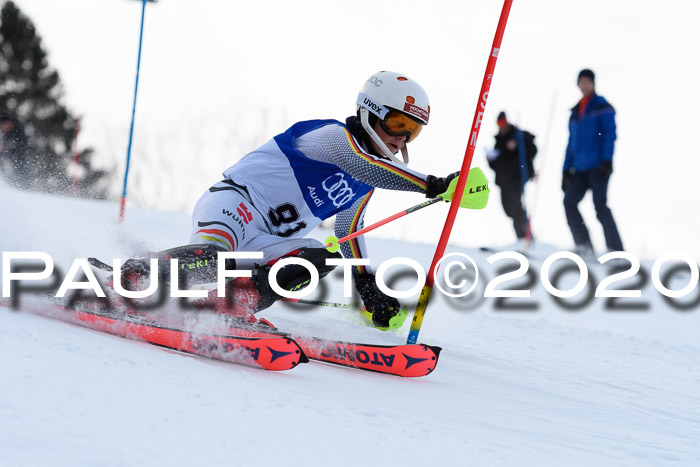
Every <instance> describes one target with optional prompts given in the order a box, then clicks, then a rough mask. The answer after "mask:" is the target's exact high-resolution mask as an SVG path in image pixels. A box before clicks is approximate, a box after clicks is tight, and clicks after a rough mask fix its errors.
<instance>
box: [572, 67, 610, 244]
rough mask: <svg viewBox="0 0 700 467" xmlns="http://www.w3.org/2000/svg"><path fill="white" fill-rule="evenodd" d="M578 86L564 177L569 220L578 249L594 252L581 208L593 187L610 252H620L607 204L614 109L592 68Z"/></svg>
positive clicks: (596, 208)
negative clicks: (599, 90)
mask: <svg viewBox="0 0 700 467" xmlns="http://www.w3.org/2000/svg"><path fill="white" fill-rule="evenodd" d="M578 87H579V89H580V90H581V93H583V97H581V100H580V101H579V102H578V104H576V105H575V106H574V108H572V109H571V117H570V118H569V143H568V145H567V148H566V157H565V159H564V167H563V170H564V173H563V177H562V189H563V190H564V209H565V211H566V220H567V222H568V224H569V228H570V229H571V233H572V234H573V237H574V243H575V244H576V250H577V252H579V253H582V254H588V255H591V254H593V244H592V243H591V238H590V236H589V234H588V228H587V227H586V224H585V222H584V221H583V217H582V216H581V213H580V212H579V210H578V204H579V202H581V200H582V199H583V197H584V195H585V194H586V192H587V191H588V190H591V192H592V195H593V205H594V206H595V210H596V215H597V217H598V220H599V221H600V223H601V224H602V226H603V231H604V233H605V243H606V245H607V248H608V250H609V251H621V250H622V249H623V248H622V240H621V238H620V234H619V232H618V230H617V225H616V224H615V220H614V219H613V215H612V211H611V210H610V208H609V207H608V182H609V181H610V175H611V174H612V171H613V164H612V159H613V151H614V147H615V139H616V138H617V135H616V126H615V109H613V107H612V105H610V104H609V103H608V101H607V100H605V98H604V97H602V96H599V95H598V94H596V92H595V74H594V73H593V71H591V70H589V69H584V70H581V72H580V73H579V75H578Z"/></svg>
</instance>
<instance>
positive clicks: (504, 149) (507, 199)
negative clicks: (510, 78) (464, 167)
mask: <svg viewBox="0 0 700 467" xmlns="http://www.w3.org/2000/svg"><path fill="white" fill-rule="evenodd" d="M496 123H497V124H498V134H497V135H496V145H495V147H494V149H493V150H492V151H487V155H486V158H487V159H488V162H489V166H490V167H491V168H492V169H493V171H494V172H495V173H496V185H498V186H499V187H500V189H501V202H502V203H503V210H504V211H505V212H506V215H507V216H508V217H510V218H511V219H513V228H514V229H515V234H516V235H517V237H518V240H522V239H524V238H525V237H526V236H527V234H528V225H527V214H526V213H525V209H524V208H523V203H522V193H523V190H524V188H525V183H526V182H527V181H528V180H529V179H531V178H532V177H533V176H534V175H535V168H534V166H533V163H532V161H533V159H534V158H535V154H537V146H535V137H534V136H533V135H532V134H531V133H529V132H527V131H524V130H521V129H520V128H518V127H516V126H515V125H512V124H510V123H509V122H508V119H507V117H506V114H505V112H501V113H500V114H498V120H497V121H496Z"/></svg>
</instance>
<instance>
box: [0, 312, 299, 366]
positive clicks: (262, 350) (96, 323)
mask: <svg viewBox="0 0 700 467" xmlns="http://www.w3.org/2000/svg"><path fill="white" fill-rule="evenodd" d="M0 304H2V305H5V304H4V303H2V302H0ZM48 305H50V306H49V307H46V306H42V305H38V306H31V307H29V308H28V310H27V311H31V312H33V313H36V314H39V315H42V316H48V317H51V318H57V319H59V320H61V321H66V322H69V323H73V324H78V325H80V326H84V327H87V328H90V329H94V330H97V331H102V332H106V333H109V334H112V335H115V336H119V337H126V338H129V339H136V340H141V341H145V342H148V343H150V344H154V345H158V346H160V347H166V348H169V349H173V350H178V351H180V352H185V353H189V354H193V355H199V356H201V357H206V358H213V359H216V360H222V361H225V362H229V363H237V364H239V365H246V366H250V367H253V368H261V369H265V370H272V371H282V370H290V369H292V368H294V367H296V366H297V365H298V364H300V363H306V362H308V361H309V359H308V358H307V357H306V355H305V354H304V351H303V350H302V349H301V347H300V346H299V344H297V343H296V342H295V341H294V340H293V339H292V338H290V337H287V336H279V335H258V336H254V335H250V336H235V335H234V336H229V335H225V334H207V333H197V332H190V331H184V330H180V329H173V328H169V327H167V326H162V325H160V324H157V323H155V322H153V321H149V320H148V319H146V318H144V317H143V316H142V315H138V316H130V315H128V314H124V313H117V312H103V311H78V310H73V309H69V308H66V307H63V306H61V305H58V304H55V303H49V304H48Z"/></svg>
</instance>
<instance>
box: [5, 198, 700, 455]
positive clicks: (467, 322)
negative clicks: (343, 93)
mask: <svg viewBox="0 0 700 467" xmlns="http://www.w3.org/2000/svg"><path fill="white" fill-rule="evenodd" d="M0 200H1V201H0V219H2V222H1V223H0V245H1V246H2V250H3V252H7V251H43V252H46V253H48V254H50V255H51V256H52V257H53V258H54V260H55V261H56V264H57V266H58V267H59V269H60V270H61V271H62V272H63V273H65V272H66V271H67V269H68V266H69V265H70V264H71V262H72V261H73V260H74V259H75V258H80V257H86V256H98V257H100V258H103V259H107V260H110V259H111V258H114V257H122V258H124V257H128V256H133V255H136V254H140V253H143V252H145V251H149V250H159V249H163V248H167V247H172V246H176V245H180V244H183V243H184V241H185V240H186V238H187V236H188V232H189V217H188V216H187V215H183V214H168V213H161V212H153V211H139V210H136V209H132V210H128V211H127V219H126V222H125V224H124V225H119V224H117V222H116V218H117V205H116V204H114V203H106V202H91V201H83V200H73V199H61V198H55V197H50V196H45V195H36V194H30V193H21V192H17V191H14V190H11V189H9V188H7V187H5V186H3V185H0ZM435 209H442V208H440V207H436V208H435ZM414 215H415V216H420V215H421V214H420V213H416V214H414ZM468 215H469V213H468V212H464V213H461V214H460V216H468ZM391 228H392V227H391V226H387V227H385V229H391ZM327 233H328V232H319V233H318V238H321V239H323V238H325V236H326V235H327ZM466 234H467V233H466V232H459V231H457V232H455V233H454V235H457V236H459V235H466ZM368 241H369V247H370V250H371V251H372V253H373V256H372V264H373V265H375V266H377V265H379V264H381V263H382V262H383V261H386V260H388V259H390V258H393V257H398V256H406V257H410V258H412V259H415V260H417V261H418V262H420V263H421V264H423V265H424V266H425V267H426V268H427V266H428V265H429V263H430V260H431V257H432V253H433V250H434V248H433V247H432V246H430V245H423V244H409V243H402V242H398V241H390V240H385V239H383V240H377V239H373V238H372V237H371V234H370V238H369V239H368ZM555 250H556V248H555V247H553V246H547V245H540V246H537V248H535V249H534V250H533V252H532V258H533V259H532V260H531V261H530V267H531V270H532V271H533V272H536V273H537V274H536V276H534V277H535V279H536V280H535V281H534V282H533V285H532V286H531V287H530V288H531V289H532V296H531V297H530V298H529V299H517V301H519V302H525V303H530V304H533V305H534V306H537V307H538V308H537V309H536V310H530V311H523V310H522V308H521V309H519V310H500V309H498V308H499V307H498V305H497V303H496V299H493V298H489V299H484V298H483V292H484V286H485V284H486V283H487V282H488V281H489V280H491V279H493V278H494V277H495V276H496V271H497V270H498V269H499V268H500V267H502V266H503V264H504V263H496V264H494V265H491V264H489V263H488V262H487V261H486V258H487V257H488V256H489V255H490V254H491V253H487V252H482V251H480V250H478V249H464V248H461V249H454V248H453V249H450V250H449V251H452V252H457V251H458V252H461V253H465V254H468V255H470V256H471V257H472V258H474V260H475V261H476V262H477V264H478V266H479V272H480V273H481V278H480V281H479V284H478V286H477V287H476V290H475V291H474V292H473V293H472V294H471V295H470V296H469V297H468V298H463V299H449V298H447V297H445V296H444V295H443V294H442V293H440V292H439V291H437V290H436V291H435V292H434V294H433V298H432V300H431V303H430V306H429V309H428V314H427V315H426V319H425V323H424V326H423V330H422V332H421V336H420V341H421V342H426V343H430V344H435V345H440V346H442V347H443V348H444V351H443V353H442V355H441V361H440V363H439V365H438V367H437V370H436V371H435V372H434V373H433V374H431V375H429V376H427V377H424V378H420V379H402V378H397V377H392V376H384V375H378V374H372V373H367V372H361V371H355V370H350V369H344V368H338V367H333V366H329V365H323V364H318V363H310V364H306V365H302V366H300V367H298V368H295V369H294V370H291V371H288V372H284V373H272V372H265V371H262V370H254V369H250V368H245V367H241V366H236V365H232V364H226V363H221V362H217V361H212V360H207V359H202V358H197V357H192V356H188V355H183V354H179V353H176V352H171V351H167V350H164V349H161V348H158V347H154V346H150V345H148V344H144V343H140V342H135V341H130V340H126V339H121V338H118V337H114V336H110V335H106V334H103V333H99V332H96V331H91V330H88V329H84V328H80V327H76V326H73V325H70V324H66V323H62V322H58V321H53V320H50V319H47V318H42V317H39V316H35V315H31V314H28V313H23V312H16V311H13V310H10V309H0V420H2V423H0V459H2V465H8V466H31V465H61V466H63V465H65V466H76V465H224V464H225V465H274V463H278V462H284V463H285V464H288V465H308V466H315V465H324V466H326V465H348V466H358V465H483V466H494V465H538V466H541V465H554V466H560V465H582V466H584V465H585V466H590V465H596V466H597V465H610V466H640V465H654V466H656V465H669V466H677V465H687V466H692V465H700V443H698V439H700V368H699V367H698V362H699V361H700V339H699V337H700V336H699V335H700V332H699V331H698V330H699V329H700V311H698V309H699V308H700V306H699V305H696V306H695V307H693V308H691V309H689V310H685V311H680V310H676V309H674V308H672V307H671V306H670V305H669V304H668V303H667V302H666V301H664V300H663V299H662V297H661V295H660V294H659V293H658V292H657V291H656V290H655V289H654V287H653V286H652V284H651V281H645V282H644V284H643V285H642V286H641V288H642V297H641V298H639V299H624V300H622V301H621V303H629V302H639V301H641V302H644V303H646V306H647V309H644V310H607V309H606V308H605V305H606V303H607V301H606V300H605V299H602V298H595V299H592V300H591V301H590V303H588V304H587V305H585V306H582V307H580V308H579V309H578V310H567V309H564V308H562V307H561V306H560V305H558V304H557V303H556V302H555V301H554V300H553V298H552V297H551V296H550V295H549V294H548V293H547V292H546V291H545V290H544V288H543V286H542V284H541V282H540V281H539V271H540V269H541V265H542V262H543V259H544V258H545V257H546V256H547V255H549V254H550V253H552V252H554V251H555ZM651 265H652V261H651V260H647V261H642V268H643V270H644V271H646V272H650V270H651ZM589 268H590V271H591V274H592V275H594V276H595V277H596V279H597V280H598V281H600V280H602V278H604V277H605V276H607V275H608V274H609V273H608V271H607V270H606V269H604V268H603V267H602V266H594V265H590V264H589ZM411 277H412V276H411V275H410V274H409V275H407V277H404V278H403V279H400V280H398V285H397V286H396V287H397V288H399V289H400V288H404V289H405V288H408V287H410V286H411V285H412V282H413V281H412V279H411ZM638 277H639V276H638ZM518 282H520V283H521V284H520V285H521V286H522V280H519V281H515V282H513V283H511V284H512V285H518ZM573 282H575V277H574V275H573V274H572V275H567V276H566V277H565V278H564V279H563V280H562V283H561V284H559V286H560V287H561V288H562V289H564V288H567V287H570V286H571V285H572V284H573ZM635 282H639V279H638V278H637V279H633V280H631V281H629V282H625V284H627V285H628V286H629V287H630V288H634V287H632V285H634V283H635ZM687 282H688V275H687V274H680V275H678V276H677V277H676V278H675V279H674V280H672V281H671V284H669V285H671V286H672V288H674V289H679V288H682V287H683V285H684V284H686V283H687ZM326 283H327V292H328V293H327V294H326V295H324V296H325V297H326V298H328V299H332V300H347V301H349V300H351V299H344V298H342V278H341V275H340V273H339V272H336V273H334V274H333V275H331V276H330V277H329V278H328V279H327V280H326ZM569 283H571V284H569ZM637 286H639V285H637ZM699 291H700V288H696V290H694V292H693V293H692V294H691V295H690V296H689V297H687V298H685V299H681V300H679V302H682V303H688V302H689V301H692V300H694V299H696V297H697V296H698V292H699ZM583 295H585V293H583V294H581V296H577V297H574V298H572V299H571V300H572V301H573V302H578V301H580V300H582V296H583ZM318 297H321V294H320V291H319V293H316V294H315V295H314V296H311V297H309V298H318ZM513 300H514V301H515V300H516V299H513ZM415 301H416V299H415V297H414V298H408V299H404V300H403V302H404V303H406V304H408V305H410V306H414V305H415ZM263 314H264V316H265V317H266V318H268V319H269V320H270V321H272V322H273V323H275V324H276V325H277V326H278V327H280V328H282V329H287V330H291V331H295V332H299V333H307V334H312V335H319V336H322V337H323V336H329V337H344V338H346V339H354V340H363V341H370V342H396V343H399V342H403V341H404V340H405V335H406V331H407V329H406V328H404V329H402V330H401V331H400V332H398V333H382V332H381V331H378V330H374V329H371V328H368V327H365V326H361V325H358V324H357V323H358V319H357V317H356V316H355V315H354V314H353V313H352V312H349V311H343V310H335V309H302V308H300V307H298V306H296V307H294V306H292V305H289V304H277V305H275V306H273V307H272V308H270V309H269V310H266V311H265V312H263Z"/></svg>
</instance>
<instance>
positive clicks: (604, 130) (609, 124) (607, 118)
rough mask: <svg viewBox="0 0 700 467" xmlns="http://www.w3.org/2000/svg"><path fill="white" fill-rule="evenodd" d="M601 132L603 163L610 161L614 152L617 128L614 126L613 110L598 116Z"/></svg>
mask: <svg viewBox="0 0 700 467" xmlns="http://www.w3.org/2000/svg"><path fill="white" fill-rule="evenodd" d="M600 132H601V137H602V141H601V156H602V158H603V160H604V161H612V158H613V152H614V150H615V140H616V139H617V126H616V125H615V110H614V109H613V108H612V107H610V108H609V110H607V111H606V112H603V113H602V114H601V115H600Z"/></svg>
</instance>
